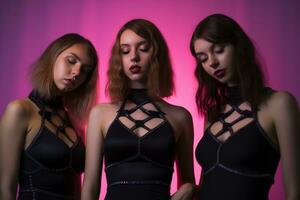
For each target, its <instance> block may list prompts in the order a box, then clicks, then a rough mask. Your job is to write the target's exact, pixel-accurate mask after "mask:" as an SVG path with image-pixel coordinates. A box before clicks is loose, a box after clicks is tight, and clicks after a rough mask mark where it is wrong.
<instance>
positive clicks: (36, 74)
mask: <svg viewBox="0 0 300 200" xmlns="http://www.w3.org/2000/svg"><path fill="white" fill-rule="evenodd" d="M75 44H83V45H85V46H86V47H87V54H88V56H89V57H90V60H91V61H90V62H91V63H90V64H91V66H92V70H91V71H90V72H89V73H88V74H87V77H86V80H85V81H84V82H83V83H82V84H81V85H80V86H79V87H78V88H76V89H75V90H73V91H70V92H66V93H64V94H62V97H63V103H64V106H65V108H66V109H67V110H68V113H69V115H71V118H72V119H73V120H74V121H76V123H79V124H80V125H82V124H83V123H84V122H85V119H87V116H88V113H89V111H90V109H91V107H92V106H93V105H94V104H95V103H96V98H97V81H98V56H97V52H96V49H95V47H94V46H93V44H92V43H91V42H90V41H89V40H88V39H86V38H84V37H83V36H81V35H79V34H76V33H68V34H65V35H63V36H61V37H59V38H57V39H56V40H54V41H53V42H52V43H50V45H49V46H48V47H47V48H46V50H45V51H44V52H43V53H42V55H41V56H40V57H39V58H38V60H37V61H36V62H35V63H34V64H33V66H32V71H31V74H30V76H31V82H32V86H33V89H34V90H36V91H38V92H39V93H40V95H42V96H43V97H46V98H53V97H55V96H57V91H58V90H57V87H56V85H55V83H54V78H53V68H54V64H55V61H56V59H57V57H58V56H59V55H60V54H61V53H62V52H63V51H64V50H66V49H68V48H70V47H71V46H72V45H75Z"/></svg>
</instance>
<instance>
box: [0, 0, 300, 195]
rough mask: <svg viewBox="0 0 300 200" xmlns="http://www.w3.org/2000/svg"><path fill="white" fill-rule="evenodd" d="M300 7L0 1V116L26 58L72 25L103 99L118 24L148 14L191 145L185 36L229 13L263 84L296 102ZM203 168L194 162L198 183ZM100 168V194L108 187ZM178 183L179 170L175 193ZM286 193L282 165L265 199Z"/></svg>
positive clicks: (197, 125) (184, 1)
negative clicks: (92, 50) (163, 46)
mask: <svg viewBox="0 0 300 200" xmlns="http://www.w3.org/2000/svg"><path fill="white" fill-rule="evenodd" d="M299 9H300V1H297V0H286V1H281V0H251V1H250V0H248V1H247V0H223V1H221V0H160V1H158V0H156V1H155V0H152V1H142V0H131V1H128V0H90V1H83V0H64V1H63V0H0V61H1V63H0V69H1V70H0V92H1V93H0V94H1V96H0V115H2V114H3V112H4V109H5V107H6V105H7V103H8V102H9V101H11V100H13V99H16V98H24V97H26V96H27V95H28V93H29V92H30V90H31V85H30V82H29V76H28V72H29V70H30V65H31V64H32V63H33V62H34V61H35V60H36V59H37V58H38V57H39V56H40V55H41V53H42V51H43V50H44V49H45V48H46V47H47V45H48V44H49V43H50V42H52V41H53V40H54V39H56V38H57V37H59V36H61V35H63V34H65V33H69V32H75V33H79V34H82V35H83V36H84V37H86V38H88V39H90V40H91V41H92V42H93V44H94V45H95V46H96V49H97V51H98V55H99V58H100V70H99V77H100V79H99V84H100V90H99V102H107V101H108V98H107V97H105V93H104V89H105V84H106V81H107V75H106V71H107V66H108V59H109V55H110V51H111V47H112V44H113V42H114V40H115V37H116V34H117V31H118V30H119V28H120V27H121V26H122V25H123V24H124V23H125V22H127V21H128V20H130V19H133V18H145V19H148V20H150V21H152V22H153V23H154V24H156V25H157V27H158V28H159V29H160V30H161V32H162V34H163V35H164V37H165V39H166V40H167V43H168V46H169V49H170V55H171V59H172V63H173V69H174V73H175V84H176V93H175V94H174V96H172V97H171V98H168V99H166V100H167V101H169V102H171V103H174V104H178V105H181V106H184V107H185V108H187V109H188V110H189V111H190V112H191V113H192V116H193V122H194V129H195V142H194V143H195V145H196V144H197V143H198V141H199V139H200V138H201V136H202V129H203V128H202V124H203V121H202V118H201V116H199V115H198V114H197V109H196V106H195V91H196V87H197V84H196V81H195V78H194V69H195V62H194V59H193V57H192V56H191V54H190V52H189V41H190V38H191V35H192V32H193V30H194V28H195V26H196V25H197V23H198V22H199V21H200V20H202V19H203V18H204V17H205V16H207V15H210V14H213V13H223V14H226V15H228V16H230V17H232V18H234V19H235V20H236V21H237V22H238V23H239V24H240V25H241V26H242V27H243V29H244V30H245V31H246V32H247V33H248V35H249V36H250V37H251V38H252V39H253V41H254V42H255V44H256V47H257V49H258V52H259V53H260V57H261V58H262V59H261V61H262V63H263V65H264V71H265V72H266V73H267V74H268V75H267V78H268V85H269V86H271V87H273V88H274V89H278V90H287V91H289V92H291V93H292V94H293V95H294V96H295V97H296V99H297V101H298V104H299V102H300V90H299V85H300V79H299V73H300V67H299V64H298V63H299V55H298V54H299V52H300V39H299V35H300V26H299V25H300V24H299V22H298V19H300V12H299ZM195 145H194V148H195ZM254 148H255V147H254ZM0 162H1V161H0ZM200 172H201V168H200V167H199V165H198V164H197V163H196V161H195V173H196V182H199V177H200ZM102 174H103V180H102V187H101V196H100V199H101V200H102V199H103V198H104V193H105V191H106V181H105V175H104V173H102ZM175 190H176V172H175V174H174V178H173V183H172V192H174V191H175ZM283 199H284V189H283V183H282V175H281V167H279V168H278V171H277V174H276V178H275V184H274V185H273V187H272V189H271V193H270V200H283Z"/></svg>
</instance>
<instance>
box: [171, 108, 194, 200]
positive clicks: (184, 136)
mask: <svg viewBox="0 0 300 200" xmlns="http://www.w3.org/2000/svg"><path fill="white" fill-rule="evenodd" d="M176 116H178V123H179V124H180V129H179V130H180V134H179V138H178V139H177V145H176V169H177V185H178V188H179V189H178V191H177V192H176V193H175V194H174V195H173V196H172V198H171V200H189V199H192V197H193V192H194V184H195V176H194V159H193V142H194V129H193V120H192V116H191V114H190V113H189V112H188V111H187V110H185V109H183V108H181V109H180V112H178V114H177V115H176Z"/></svg>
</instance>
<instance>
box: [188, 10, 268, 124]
mask: <svg viewBox="0 0 300 200" xmlns="http://www.w3.org/2000/svg"><path fill="white" fill-rule="evenodd" d="M200 38H201V39H205V40H206V41H208V42H211V43H214V44H231V45H233V47H234V63H235V65H234V66H233V76H234V77H235V78H236V80H237V83H238V87H239V89H240V92H241V94H242V96H243V98H244V99H245V100H246V101H247V102H249V103H250V105H251V106H252V108H253V109H256V108H257V107H258V106H259V104H260V103H261V101H262V88H263V87H264V82H265V78H264V74H263V72H262V68H261V65H260V63H259V61H258V59H257V55H256V50H255V46H254V44H253V42H252V41H251V39H250V38H249V37H248V36H247V34H246V33H245V32H244V31H243V29H242V28H241V27H240V25H239V24H238V23H237V22H236V21H234V20H233V19H232V18H230V17H228V16H225V15H223V14H213V15H210V16H208V17H206V18H205V19H203V20H202V21H200V23H199V24H198V25H197V27H196V29H195V31H194V33H193V35H192V38H191V41H190V51H191V53H192V55H193V56H194V57H195V58H196V63H197V64H196V69H195V76H196V79H197V81H198V89H197V93H196V104H197V108H198V111H199V112H200V113H201V114H202V115H206V117H208V120H209V121H212V120H214V119H215V118H216V117H217V116H218V115H219V114H220V113H221V112H222V110H223V108H224V105H225V104H226V99H227V91H226V88H227V87H226V85H225V84H222V83H220V82H219V81H217V80H215V79H214V78H213V77H211V76H210V75H209V74H207V73H206V72H205V71H204V68H203V66H202V63H201V62H200V60H199V59H197V57H196V53H195V49H194V44H195V41H196V40H198V39H200Z"/></svg>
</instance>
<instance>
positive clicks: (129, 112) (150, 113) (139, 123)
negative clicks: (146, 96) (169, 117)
mask: <svg viewBox="0 0 300 200" xmlns="http://www.w3.org/2000/svg"><path fill="white" fill-rule="evenodd" d="M126 102H128V99H125V101H123V103H122V105H121V107H120V109H119V110H118V111H117V112H118V114H117V117H116V118H117V119H118V120H119V121H121V123H122V124H123V125H125V126H126V127H127V128H128V129H129V130H130V131H131V132H132V133H134V134H136V133H135V130H137V129H139V128H143V129H145V130H146V131H147V132H146V133H145V134H147V133H148V132H150V131H151V130H153V129H155V128H156V127H157V126H159V125H160V124H161V123H163V122H165V121H166V118H165V113H164V112H162V111H161V110H160V109H159V107H158V106H157V105H156V104H155V103H154V102H153V101H151V100H148V101H145V102H143V103H141V104H136V103H135V106H134V107H133V108H130V109H125V104H126ZM146 105H152V106H153V107H154V109H155V110H149V109H146V108H145V106H146ZM137 112H139V113H143V114H144V117H143V118H140V119H137V118H135V117H134V116H133V115H134V113H137ZM121 117H125V118H127V119H128V120H130V121H131V122H132V123H133V124H134V125H133V126H131V127H130V126H129V125H128V124H126V123H125V122H123V121H122V120H121V119H120V118H121ZM155 118H159V119H162V120H163V121H162V122H160V123H157V124H155V125H154V127H152V128H150V127H148V126H146V125H145V124H146V123H147V122H150V121H151V120H153V119H155ZM145 134H144V135H145Z"/></svg>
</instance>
